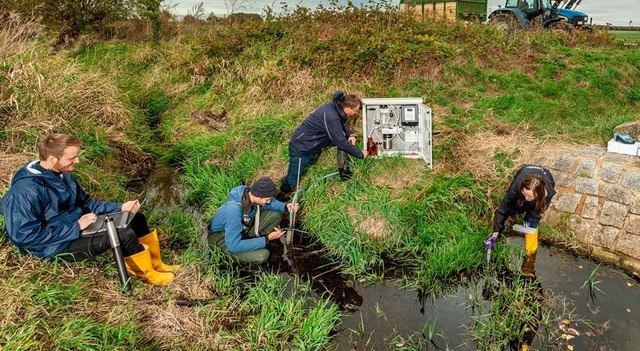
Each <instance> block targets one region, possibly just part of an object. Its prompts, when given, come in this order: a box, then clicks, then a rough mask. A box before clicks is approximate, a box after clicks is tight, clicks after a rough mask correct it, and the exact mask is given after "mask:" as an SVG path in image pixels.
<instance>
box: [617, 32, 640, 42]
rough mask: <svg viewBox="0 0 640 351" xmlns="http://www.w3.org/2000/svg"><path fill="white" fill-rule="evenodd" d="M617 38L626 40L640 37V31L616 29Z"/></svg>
mask: <svg viewBox="0 0 640 351" xmlns="http://www.w3.org/2000/svg"><path fill="white" fill-rule="evenodd" d="M614 33H615V35H616V38H618V39H624V40H638V39H640V31H614Z"/></svg>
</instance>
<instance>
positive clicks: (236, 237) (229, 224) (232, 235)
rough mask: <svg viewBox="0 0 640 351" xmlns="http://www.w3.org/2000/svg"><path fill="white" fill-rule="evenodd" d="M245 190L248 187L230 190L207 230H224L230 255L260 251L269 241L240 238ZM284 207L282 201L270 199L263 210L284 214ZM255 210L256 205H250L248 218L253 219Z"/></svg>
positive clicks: (260, 238)
mask: <svg viewBox="0 0 640 351" xmlns="http://www.w3.org/2000/svg"><path fill="white" fill-rule="evenodd" d="M247 188H248V186H246V185H240V186H237V187H235V188H233V189H231V191H230V192H229V195H228V196H227V201H226V202H225V203H224V204H223V205H222V207H220V209H218V212H216V214H215V215H214V216H213V219H212V220H211V223H209V230H210V231H212V232H218V231H222V230H224V243H225V244H226V245H227V250H229V252H231V253H239V252H246V251H253V250H257V249H261V248H263V247H266V246H267V241H269V239H268V238H267V237H253V238H243V237H242V234H243V227H242V216H243V215H244V210H243V209H242V205H241V201H242V197H243V196H244V192H245V190H246V189H247ZM286 205H287V204H285V203H284V202H282V201H278V200H276V199H271V202H269V203H268V204H266V205H265V206H264V208H265V209H267V210H272V211H278V212H282V213H284V211H285V207H286ZM257 208H258V206H257V205H255V204H251V209H250V211H249V213H248V216H249V218H253V217H255V215H256V209H257ZM261 213H262V212H261Z"/></svg>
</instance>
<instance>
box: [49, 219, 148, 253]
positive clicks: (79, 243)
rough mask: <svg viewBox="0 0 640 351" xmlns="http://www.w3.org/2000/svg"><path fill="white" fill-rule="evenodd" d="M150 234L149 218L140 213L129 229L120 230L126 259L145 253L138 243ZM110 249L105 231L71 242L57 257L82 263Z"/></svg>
mask: <svg viewBox="0 0 640 351" xmlns="http://www.w3.org/2000/svg"><path fill="white" fill-rule="evenodd" d="M150 232H151V230H150V229H149V225H148V224H147V218H146V217H145V216H144V215H143V214H142V213H140V212H138V213H136V215H135V216H134V217H133V219H132V220H131V223H130V224H129V227H127V228H126V229H119V230H118V238H119V239H120V247H121V248H122V254H123V255H124V256H125V257H126V256H131V255H133V254H136V253H138V252H140V251H143V250H144V247H143V246H142V245H141V244H140V243H139V242H138V238H139V237H142V236H145V235H147V234H149V233H150ZM108 249H111V243H110V242H109V236H108V235H107V232H106V231H105V232H99V233H95V234H93V235H91V236H87V237H80V238H79V239H76V240H74V241H72V242H70V243H69V245H68V246H67V247H66V248H65V249H64V250H62V251H61V252H60V253H59V254H58V255H57V256H56V257H58V258H61V259H63V260H68V261H82V260H86V259H88V258H92V257H94V256H96V255H99V254H101V253H103V252H105V251H107V250H108Z"/></svg>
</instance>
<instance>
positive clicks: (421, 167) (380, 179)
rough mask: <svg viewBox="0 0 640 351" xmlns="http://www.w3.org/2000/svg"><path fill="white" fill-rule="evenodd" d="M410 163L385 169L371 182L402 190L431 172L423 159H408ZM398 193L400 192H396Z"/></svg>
mask: <svg viewBox="0 0 640 351" xmlns="http://www.w3.org/2000/svg"><path fill="white" fill-rule="evenodd" d="M407 163H409V165H408V166H407V167H406V168H405V167H393V168H391V169H387V170H385V172H384V173H382V174H379V175H376V176H375V177H373V179H372V180H371V184H372V185H374V186H375V187H378V188H383V187H387V188H391V189H393V190H398V191H400V190H402V189H404V188H406V187H407V186H410V185H411V184H414V183H418V182H421V181H422V176H423V175H424V174H425V173H427V172H429V168H428V167H427V164H426V163H425V162H424V160H422V159H417V160H407ZM394 193H395V194H398V192H394Z"/></svg>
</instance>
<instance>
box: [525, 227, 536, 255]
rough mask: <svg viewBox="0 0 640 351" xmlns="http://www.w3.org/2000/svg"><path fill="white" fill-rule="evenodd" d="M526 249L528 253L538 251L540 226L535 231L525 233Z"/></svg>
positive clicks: (532, 253) (531, 253)
mask: <svg viewBox="0 0 640 351" xmlns="http://www.w3.org/2000/svg"><path fill="white" fill-rule="evenodd" d="M524 251H525V253H526V254H527V255H534V254H535V253H536V252H538V228H536V231H535V232H533V233H530V234H529V233H525V234H524Z"/></svg>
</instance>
